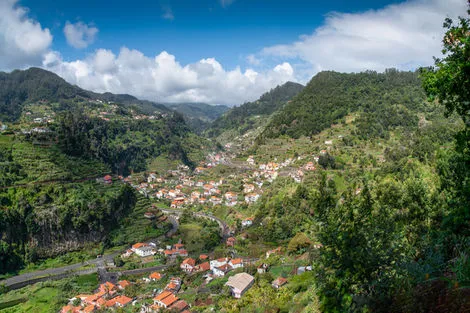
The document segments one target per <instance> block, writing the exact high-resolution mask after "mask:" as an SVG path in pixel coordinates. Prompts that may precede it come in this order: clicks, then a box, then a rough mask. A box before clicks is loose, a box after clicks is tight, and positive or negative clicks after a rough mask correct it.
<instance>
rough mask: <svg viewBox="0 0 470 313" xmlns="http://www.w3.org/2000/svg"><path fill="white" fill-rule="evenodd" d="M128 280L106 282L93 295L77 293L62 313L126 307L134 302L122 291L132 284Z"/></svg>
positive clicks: (63, 308)
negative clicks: (114, 282) (115, 282)
mask: <svg viewBox="0 0 470 313" xmlns="http://www.w3.org/2000/svg"><path fill="white" fill-rule="evenodd" d="M130 285H131V283H130V282H129V281H127V280H122V281H120V282H118V283H117V285H115V284H113V283H111V282H106V283H104V284H101V285H100V286H99V288H98V290H97V291H96V292H95V293H94V294H91V295H86V294H84V295H77V296H75V297H73V298H72V299H70V300H69V304H67V305H66V306H64V307H62V309H61V311H60V312H61V313H90V312H95V311H98V310H101V309H112V308H119V307H121V308H122V307H125V306H127V305H129V304H131V303H132V301H133V299H132V298H129V297H127V296H125V295H123V294H120V293H122V291H123V290H124V289H126V288H127V287H128V286H130Z"/></svg>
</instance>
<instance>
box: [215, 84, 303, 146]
mask: <svg viewBox="0 0 470 313" xmlns="http://www.w3.org/2000/svg"><path fill="white" fill-rule="evenodd" d="M303 88H304V86H302V85H300V84H297V83H293V82H287V83H285V84H284V85H282V86H277V87H276V88H274V89H272V90H271V91H269V92H267V93H265V94H264V95H262V96H261V97H260V98H259V99H258V100H257V101H255V102H248V103H244V104H242V105H241V106H239V107H234V108H232V109H230V110H229V111H228V112H226V113H225V114H224V115H222V116H221V117H219V118H218V119H217V120H215V121H214V123H213V124H212V126H211V128H210V129H209V130H208V131H207V133H208V135H209V136H211V137H217V136H219V135H220V134H221V133H222V132H224V131H227V130H237V132H238V133H239V134H243V133H245V132H246V131H247V130H249V129H252V128H253V126H254V125H255V124H256V120H257V119H258V118H259V116H264V117H267V116H269V115H271V114H272V113H273V112H275V111H277V110H278V109H279V108H281V107H282V106H283V105H284V104H285V103H286V102H287V101H289V100H291V99H292V98H293V97H295V96H296V95H297V94H298V93H299V92H300V91H301V90H302V89H303Z"/></svg>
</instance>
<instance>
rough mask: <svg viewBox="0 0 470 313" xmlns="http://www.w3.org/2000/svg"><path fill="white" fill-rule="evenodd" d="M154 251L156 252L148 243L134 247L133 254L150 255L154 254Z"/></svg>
mask: <svg viewBox="0 0 470 313" xmlns="http://www.w3.org/2000/svg"><path fill="white" fill-rule="evenodd" d="M155 253H156V252H155V250H154V249H153V248H152V247H150V246H148V245H146V246H143V247H140V248H137V249H135V254H137V255H138V256H140V257H146V256H151V255H154V254H155Z"/></svg>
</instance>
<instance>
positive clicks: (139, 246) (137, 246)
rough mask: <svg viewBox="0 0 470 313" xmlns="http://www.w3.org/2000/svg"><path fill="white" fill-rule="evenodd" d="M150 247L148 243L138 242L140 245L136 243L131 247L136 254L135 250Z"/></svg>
mask: <svg viewBox="0 0 470 313" xmlns="http://www.w3.org/2000/svg"><path fill="white" fill-rule="evenodd" d="M147 246H148V245H147V244H146V243H143V242H138V243H135V244H133V245H132V247H131V250H132V251H133V252H135V250H137V249H139V248H142V247H147Z"/></svg>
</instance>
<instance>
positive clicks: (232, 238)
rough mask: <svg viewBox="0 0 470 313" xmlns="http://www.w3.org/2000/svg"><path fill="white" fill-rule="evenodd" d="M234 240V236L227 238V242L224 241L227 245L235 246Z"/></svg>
mask: <svg viewBox="0 0 470 313" xmlns="http://www.w3.org/2000/svg"><path fill="white" fill-rule="evenodd" d="M235 241H236V239H235V238H234V237H229V238H227V242H226V245H227V247H233V246H235Z"/></svg>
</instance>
